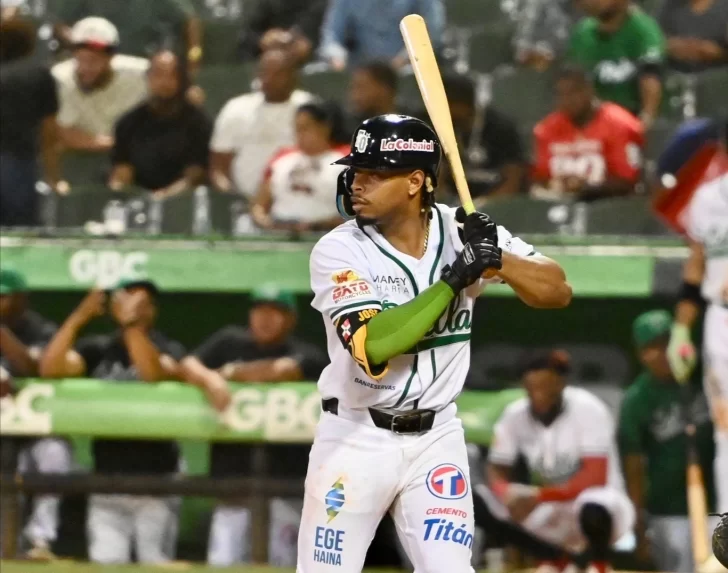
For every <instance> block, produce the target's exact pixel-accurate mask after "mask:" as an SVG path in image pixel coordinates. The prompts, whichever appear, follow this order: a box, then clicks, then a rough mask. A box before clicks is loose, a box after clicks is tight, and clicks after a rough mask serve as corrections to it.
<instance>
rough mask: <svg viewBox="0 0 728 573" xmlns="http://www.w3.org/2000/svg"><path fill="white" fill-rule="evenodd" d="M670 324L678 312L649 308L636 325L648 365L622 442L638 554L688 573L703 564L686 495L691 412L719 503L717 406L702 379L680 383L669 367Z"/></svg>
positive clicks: (627, 402) (625, 411)
mask: <svg viewBox="0 0 728 573" xmlns="http://www.w3.org/2000/svg"><path fill="white" fill-rule="evenodd" d="M671 328H672V316H671V314H670V313H669V312H667V311H664V310H653V311H649V312H646V313H644V314H642V315H640V316H639V317H637V319H636V320H635V322H634V324H633V326H632V331H633V339H634V343H635V346H636V348H637V353H638V356H639V360H640V363H641V364H642V367H643V370H642V373H641V374H640V375H639V376H638V377H637V378H636V379H635V381H634V382H633V383H632V385H631V386H630V387H629V389H628V390H627V392H626V394H625V396H624V400H623V401H622V405H621V412H620V421H619V442H620V448H621V453H622V456H623V459H624V472H625V477H626V481H627V491H628V492H629V495H630V498H631V499H632V503H634V505H635V508H636V509H637V516H638V518H637V528H636V531H635V533H636V534H637V552H638V556H639V557H641V558H642V559H643V561H646V560H648V559H650V558H651V559H652V560H653V562H654V564H655V565H656V566H657V568H658V570H659V571H665V572H673V571H674V572H676V573H689V572H690V571H697V570H698V569H697V568H696V566H695V564H693V555H692V544H691V530H690V520H689V519H688V517H687V516H688V508H687V498H686V496H685V492H686V491H687V483H686V474H685V467H686V465H687V438H686V428H685V422H686V418H685V414H686V413H689V415H690V416H691V418H692V421H693V422H694V423H695V427H696V434H695V436H696V438H695V439H696V442H697V445H698V452H699V457H700V464H701V466H702V470H703V477H704V479H705V486H706V492H707V493H708V497H709V498H710V499H709V505H710V506H711V507H712V506H713V505H714V501H715V491H714V487H713V457H714V455H715V446H714V443H713V426H712V424H711V422H710V410H709V408H708V402H707V400H706V399H705V395H704V394H703V391H702V388H701V387H700V384H699V383H697V384H692V383H690V384H689V385H688V386H687V387H682V386H679V385H678V384H677V382H676V381H675V379H674V377H673V376H672V373H671V371H670V365H669V364H668V362H667V354H666V349H667V343H668V340H669V338H670V329H671ZM686 392H688V393H689V397H688V398H686ZM711 530H712V529H711ZM705 542H708V540H707V539H706V540H705Z"/></svg>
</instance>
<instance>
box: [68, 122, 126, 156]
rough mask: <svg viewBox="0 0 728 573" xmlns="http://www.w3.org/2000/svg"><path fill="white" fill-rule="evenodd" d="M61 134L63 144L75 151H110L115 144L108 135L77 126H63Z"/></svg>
mask: <svg viewBox="0 0 728 573" xmlns="http://www.w3.org/2000/svg"><path fill="white" fill-rule="evenodd" d="M59 134H60V138H61V141H62V142H63V145H64V146H65V147H66V148H67V149H73V150H75V151H90V152H108V151H111V148H112V147H113V145H114V140H113V138H112V137H110V136H108V135H93V134H91V133H87V132H85V131H83V130H81V129H78V128H75V127H61V128H60V130H59Z"/></svg>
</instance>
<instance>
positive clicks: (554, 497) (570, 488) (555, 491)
mask: <svg viewBox="0 0 728 573" xmlns="http://www.w3.org/2000/svg"><path fill="white" fill-rule="evenodd" d="M607 465H608V462H607V458H585V459H583V460H582V467H581V469H580V470H579V471H578V472H577V473H576V474H575V475H574V476H573V477H572V478H571V479H569V480H568V481H567V482H566V483H563V484H559V485H551V486H545V487H542V488H540V489H539V492H538V497H539V499H540V500H541V501H542V502H552V501H554V502H558V501H571V500H574V499H576V498H577V497H578V496H579V494H580V493H581V492H583V491H585V490H587V489H589V488H592V487H604V486H605V485H607Z"/></svg>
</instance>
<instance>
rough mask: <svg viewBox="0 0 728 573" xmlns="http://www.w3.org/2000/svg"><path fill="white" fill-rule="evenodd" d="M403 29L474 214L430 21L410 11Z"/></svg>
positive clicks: (462, 196) (467, 208)
mask: <svg viewBox="0 0 728 573" xmlns="http://www.w3.org/2000/svg"><path fill="white" fill-rule="evenodd" d="M399 30H400V32H402V38H403V39H404V45H405V46H406V48H407V54H409V60H410V63H411V64H412V69H413V70H414V72H415V77H416V78H417V85H418V86H419V88H420V93H421V94H422V99H423V100H424V102H425V107H426V108H427V113H428V114H429V115H430V120H431V121H432V125H433V127H434V128H435V132H436V133H437V136H438V137H439V138H440V144H441V145H442V149H443V151H444V152H445V157H446V158H447V160H448V163H449V164H450V170H451V171H452V176H453V179H454V180H455V187H456V188H457V190H458V196H459V197H460V203H461V204H462V206H463V209H465V213H467V214H470V213H472V212H474V211H475V205H473V200H472V198H471V197H470V189H469V188H468V182H467V181H466V179H465V170H464V169H463V162H462V160H461V159H460V152H459V151H458V145H457V140H456V139H455V129H454V128H453V125H452V117H451V116H450V106H449V104H448V103H447V96H446V95H445V86H444V85H443V83H442V76H441V75H440V68H439V66H438V65H437V60H436V59H435V52H434V50H433V49H432V42H431V41H430V35H429V34H428V32H427V25H426V24H425V20H424V19H423V18H422V16H420V15H418V14H409V15H408V16H405V17H404V18H402V21H401V22H400V23H399Z"/></svg>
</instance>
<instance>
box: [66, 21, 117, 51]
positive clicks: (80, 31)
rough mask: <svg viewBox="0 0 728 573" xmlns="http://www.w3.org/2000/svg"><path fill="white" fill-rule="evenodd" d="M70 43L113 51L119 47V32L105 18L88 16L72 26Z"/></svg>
mask: <svg viewBox="0 0 728 573" xmlns="http://www.w3.org/2000/svg"><path fill="white" fill-rule="evenodd" d="M71 43H73V45H74V46H85V47H89V48H95V49H97V50H109V49H114V48H117V47H118V46H119V31H118V30H117V29H116V26H114V25H113V24H112V23H111V22H109V21H108V20H107V19H106V18H99V17H97V16H90V17H88V18H84V19H83V20H79V21H78V22H76V23H75V24H74V26H73V28H72V29H71Z"/></svg>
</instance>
